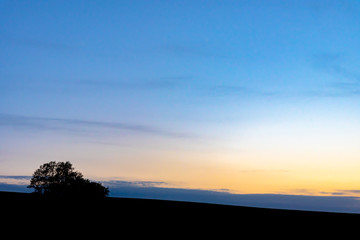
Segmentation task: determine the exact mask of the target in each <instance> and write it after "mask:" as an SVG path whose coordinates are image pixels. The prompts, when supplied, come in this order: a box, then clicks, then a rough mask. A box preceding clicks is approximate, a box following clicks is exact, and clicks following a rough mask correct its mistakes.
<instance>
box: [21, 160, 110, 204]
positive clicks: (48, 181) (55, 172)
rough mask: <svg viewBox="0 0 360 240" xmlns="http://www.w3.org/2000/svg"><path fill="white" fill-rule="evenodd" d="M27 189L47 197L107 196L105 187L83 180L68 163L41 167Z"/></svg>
mask: <svg viewBox="0 0 360 240" xmlns="http://www.w3.org/2000/svg"><path fill="white" fill-rule="evenodd" d="M28 188H34V189H35V191H34V193H36V194H40V195H43V196H49V197H65V198H85V197H86V198H88V197H90V198H103V197H106V196H107V195H108V194H109V189H108V188H107V187H104V186H102V185H101V184H100V183H97V182H91V181H90V180H88V179H84V178H83V175H82V174H81V173H80V172H77V171H74V168H73V167H72V164H71V163H70V162H53V161H52V162H49V163H45V164H43V165H41V166H40V168H39V169H37V170H36V171H35V172H34V174H33V176H32V178H31V180H30V185H29V186H28Z"/></svg>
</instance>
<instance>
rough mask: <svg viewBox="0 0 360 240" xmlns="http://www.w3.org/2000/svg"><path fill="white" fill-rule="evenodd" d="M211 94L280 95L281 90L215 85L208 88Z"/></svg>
mask: <svg viewBox="0 0 360 240" xmlns="http://www.w3.org/2000/svg"><path fill="white" fill-rule="evenodd" d="M208 90H209V91H208V92H209V94H211V95H212V96H219V97H221V96H261V97H269V96H279V95H280V94H281V93H280V92H275V91H262V90H260V89H254V88H249V87H245V86H238V85H229V84H227V85H225V84H223V85H215V86H211V87H209V88H208Z"/></svg>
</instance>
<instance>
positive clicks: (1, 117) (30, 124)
mask: <svg viewBox="0 0 360 240" xmlns="http://www.w3.org/2000/svg"><path fill="white" fill-rule="evenodd" d="M0 126H12V127H24V128H28V129H43V130H56V131H58V130H60V131H64V130H79V131H94V130H98V129H100V130H101V129H110V130H126V131H132V132H137V133H144V134H150V135H158V136H163V137H172V138H193V137H194V136H193V135H189V134H184V133H177V132H172V131H167V130H164V129H160V128H157V127H153V126H148V125H140V124H129V123H120V122H103V121H90V120H80V119H63V118H46V117H32V116H21V115H11V114H3V113H1V114H0ZM85 128H86V129H85Z"/></svg>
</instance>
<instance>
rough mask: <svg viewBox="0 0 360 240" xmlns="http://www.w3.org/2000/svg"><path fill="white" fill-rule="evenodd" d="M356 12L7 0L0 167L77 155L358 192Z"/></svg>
mask: <svg viewBox="0 0 360 240" xmlns="http://www.w3.org/2000/svg"><path fill="white" fill-rule="evenodd" d="M359 11H360V2H359V1H356V0H353V1H351V0H347V1H342V0H341V1H340V0H338V1H335V0H325V1H323V0H321V1H320V0H304V1H300V0H298V1H296V0H292V1H274V0H266V1H265V0H262V1H259V0H254V1H246V0H242V1H226V0H225V1H211V0H210V1H200V0H195V1H194V0H191V1H186V0H185V1H177V0H174V1H138V0H135V1H79V0H75V1H10V0H2V1H0V53H1V54H0V175H1V176H30V175H31V174H32V173H33V172H34V171H35V170H36V169H37V168H38V167H39V166H40V165H41V164H43V163H46V162H49V161H70V162H71V163H72V164H73V165H74V167H75V168H76V169H77V170H79V171H81V172H82V173H83V174H84V176H86V177H88V178H92V179H98V180H102V181H124V182H147V181H150V182H153V183H154V184H155V183H159V187H162V186H163V185H162V183H166V187H167V188H174V189H187V190H191V189H192V190H199V191H200V190H202V191H219V192H224V191H225V192H227V193H232V194H285V195H305V196H308V195H309V196H346V197H348V196H353V197H354V196H360V194H359V193H360V161H359V160H360V148H359V144H360V121H359V120H360V106H359V105H360V70H359V69H360V68H359V67H360V15H359ZM15 179H16V178H15ZM160 183H161V184H160ZM154 184H153V185H152V187H153V186H154ZM155 185H156V184H155ZM156 186H157V185H156ZM110 190H111V189H110Z"/></svg>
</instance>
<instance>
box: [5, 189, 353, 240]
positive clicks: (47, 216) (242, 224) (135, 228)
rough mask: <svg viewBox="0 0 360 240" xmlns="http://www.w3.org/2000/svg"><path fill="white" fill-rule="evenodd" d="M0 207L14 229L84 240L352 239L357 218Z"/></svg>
mask: <svg viewBox="0 0 360 240" xmlns="http://www.w3.org/2000/svg"><path fill="white" fill-rule="evenodd" d="M0 202H1V206H2V207H3V209H6V210H7V211H6V213H5V214H3V215H2V218H3V219H7V223H14V226H17V227H22V228H29V229H33V228H34V229H38V230H39V228H40V229H42V228H43V229H46V230H49V229H50V230H51V231H68V230H71V229H73V230H74V229H75V230H78V231H80V232H81V234H86V235H92V233H97V234H99V232H100V233H101V232H103V233H104V234H105V233H109V234H110V233H111V234H113V235H112V236H114V234H115V235H116V234H121V235H123V233H125V232H129V231H130V233H131V234H135V235H136V236H144V234H145V235H146V236H158V235H151V233H152V234H153V233H157V234H164V235H165V236H168V238H167V239H173V237H175V236H178V235H183V234H185V233H188V234H190V235H191V236H192V235H193V234H194V233H195V232H196V233H197V234H200V235H201V234H203V235H201V236H203V237H204V236H212V233H214V234H215V233H216V234H219V233H222V234H223V235H222V239H227V238H225V236H226V235H227V234H228V233H232V235H233V234H234V233H241V235H242V234H245V233H247V234H249V233H250V234H253V236H255V235H256V236H257V235H258V234H260V233H261V234H266V236H273V235H274V236H281V235H287V234H289V235H292V236H294V235H293V234H294V233H296V232H297V233H296V235H299V234H300V235H302V234H305V233H306V234H311V235H312V236H313V235H314V234H315V233H318V234H320V235H322V236H326V234H328V233H329V231H335V232H336V231H338V230H339V232H340V229H342V227H343V226H346V227H347V229H348V230H347V231H344V230H343V229H342V230H341V232H342V234H347V233H350V232H351V231H349V230H351V229H353V230H355V229H357V226H358V225H359V223H360V215H359V214H345V213H344V214H343V213H326V212H310V211H296V210H277V209H264V208H252V207H239V206H229V205H218V204H205V203H192V202H178V201H165V200H150V199H131V198H113V197H106V198H103V199H97V200H91V199H86V200H85V199H83V200H80V199H64V198H58V199H56V198H52V199H49V198H44V197H41V196H38V195H34V194H29V193H13V192H0ZM5 226H6V225H5ZM354 226H356V228H353V227H354ZM3 227H4V226H3ZM4 229H6V227H4ZM61 229H63V230H61ZM191 232H192V233H191ZM290 233H291V234H290ZM111 234H110V235H111ZM139 234H140V235H139ZM149 234H150V235H149ZM167 234H168V235H167ZM324 234H325V235H324ZM200 235H198V236H200ZM320 235H319V236H320ZM183 236H184V235H183ZM218 236H219V235H218ZM129 239H130V238H129ZM201 239H203V238H201ZM249 239H252V238H249Z"/></svg>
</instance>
